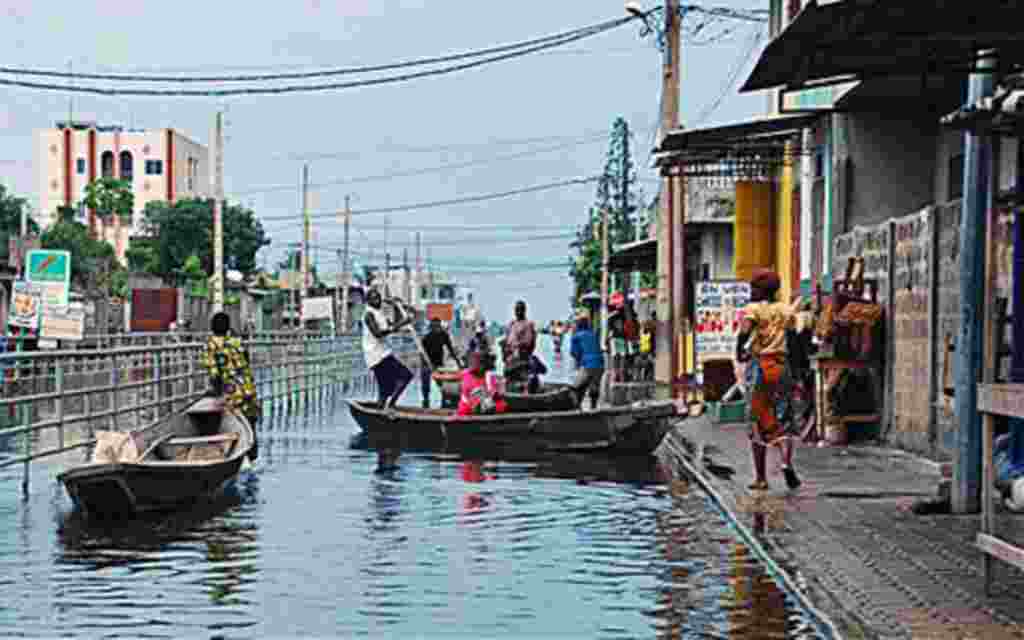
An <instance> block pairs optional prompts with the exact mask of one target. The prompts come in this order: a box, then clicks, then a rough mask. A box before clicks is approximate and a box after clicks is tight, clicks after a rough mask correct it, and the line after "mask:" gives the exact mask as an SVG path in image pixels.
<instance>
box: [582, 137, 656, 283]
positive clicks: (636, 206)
mask: <svg viewBox="0 0 1024 640" xmlns="http://www.w3.org/2000/svg"><path fill="white" fill-rule="evenodd" d="M642 201H643V194H642V192H641V190H640V189H639V188H638V187H637V176H636V164H635V162H634V161H633V155H632V149H631V134H630V132H629V123H628V122H626V120H625V119H624V118H621V117H620V118H616V119H615V121H614V122H613V123H612V130H611V134H610V136H609V145H608V153H607V156H606V159H605V166H604V172H603V173H602V175H601V177H600V179H599V180H598V184H597V193H596V196H595V201H594V205H593V207H591V208H590V210H589V212H588V216H587V222H586V223H584V224H583V225H582V226H581V227H580V228H579V229H578V230H577V232H576V239H575V240H574V241H573V242H572V244H570V248H571V249H572V250H573V252H574V253H575V255H574V256H572V257H571V258H570V261H569V276H570V277H571V278H572V279H573V282H574V283H575V288H576V296H577V297H579V296H580V295H582V294H584V293H587V292H588V291H596V290H598V289H599V288H600V286H601V260H602V257H603V247H602V229H601V221H602V211H604V210H607V211H608V227H609V237H608V244H609V249H610V250H612V251H614V250H615V247H616V246H618V245H622V244H626V243H629V242H633V241H634V240H636V235H637V228H638V225H639V224H642V223H643V219H642V216H641V215H640V203H641V202H642ZM650 279H651V277H648V278H646V280H648V281H649V280H650ZM644 280H645V278H643V277H642V278H641V284H642V285H643V281H644ZM619 286H621V285H619ZM612 288H613V289H614V288H617V285H616V283H615V282H614V281H613V282H612Z"/></svg>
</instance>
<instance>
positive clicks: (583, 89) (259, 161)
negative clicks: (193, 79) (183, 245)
mask: <svg viewBox="0 0 1024 640" xmlns="http://www.w3.org/2000/svg"><path fill="white" fill-rule="evenodd" d="M645 4H650V3H645ZM709 4H710V5H713V6H722V5H728V6H733V7H745V8H766V7H767V2H763V1H758V0H720V1H717V2H712V3H709ZM651 6H653V4H652V5H651ZM0 7H2V8H3V12H4V13H3V17H4V19H5V30H4V32H5V37H4V38H3V39H0V52H2V57H3V60H4V64H5V65H9V66H26V67H37V68H51V69H59V70H66V69H67V64H68V62H69V61H72V62H73V65H74V67H73V68H74V70H75V71H80V72H81V71H96V70H103V71H143V70H145V71H167V72H183V73H184V72H190V71H194V72H200V71H238V72H251V71H261V70H263V71H295V70H301V69H306V68H309V69H315V68H323V67H337V66H351V65H357V64H378V63H386V62H393V61H399V60H408V59H413V58H419V57H425V56H432V55H439V54H445V53H452V52H458V51H465V50H469V49H474V48H481V47H488V46H494V45H498V44H506V43H512V42H517V41H521V40H526V39H531V38H535V37H538V36H544V35H549V34H553V33H557V32H560V31H563V30H566V29H571V28H575V27H582V26H587V25H591V24H594V23H597V22H602V21H605V20H608V19H612V18H616V17H618V16H620V15H623V13H624V12H623V1H622V0H557V1H554V2H553V1H552V0H519V1H517V2H497V1H494V0H487V1H484V2H465V1H462V0H372V1H371V0H338V1H334V2H330V1H328V0H322V1H316V0H305V1H300V0H289V1H288V2H267V3H252V2H240V1H235V0H222V1H219V2H209V1H206V2H198V1H192V0H178V1H176V2H166V1H162V2H153V1H149V0H135V1H133V2H116V1H108V2H84V1H83V2H70V1H63V0H61V1H54V2H29V1H28V0H23V1H12V0H0ZM691 24H692V23H691ZM730 27H731V28H732V29H733V30H734V31H733V32H732V33H728V34H725V35H724V37H723V38H719V37H718V36H719V35H720V34H723V31H724V30H725V29H727V28H730ZM763 29H764V26H763V25H762V26H758V25H750V24H747V23H735V24H732V25H730V24H727V23H724V24H712V25H709V26H708V27H707V29H705V30H704V32H702V33H701V34H700V35H699V36H698V37H699V38H701V39H702V40H703V41H702V42H700V43H697V42H692V43H684V48H683V54H682V58H683V82H682V100H681V104H682V118H683V122H684V124H686V125H687V126H697V125H708V124H716V123H723V122H732V121H736V120H741V119H744V118H747V117H749V116H751V115H754V114H760V113H762V112H763V111H764V109H765V106H766V101H765V98H764V97H763V96H760V95H756V94H755V95H746V96H739V95H737V94H736V91H735V89H736V87H737V86H738V85H739V84H740V83H741V82H742V80H743V79H744V78H745V77H746V74H747V73H748V72H749V70H750V68H751V66H752V64H753V61H754V59H755V57H756V54H757V53H758V51H759V49H760V47H761V46H763V44H764V40H765V38H764V37H763V36H762V37H761V39H760V41H757V42H755V40H754V39H753V38H752V35H753V34H754V32H755V31H757V30H763ZM707 40H711V41H715V42H713V43H711V44H708V43H707V42H706V41H707ZM732 77H735V82H733V83H732V85H731V86H729V80H730V79H731V78H732ZM2 91H4V92H5V93H6V95H5V97H4V98H5V99H4V100H2V101H0V131H2V134H0V147H2V149H3V150H2V152H0V172H2V173H0V175H2V179H3V182H4V183H5V184H6V185H7V186H8V187H10V188H13V189H14V190H15V191H16V192H18V193H20V194H22V195H26V196H29V197H30V198H32V197H34V193H33V189H34V187H35V184H36V182H35V180H34V179H33V175H34V174H33V166H32V132H33V131H34V130H36V129H40V128H45V127H48V126H52V123H53V122H54V121H56V120H59V119H65V118H66V117H67V114H68V109H69V102H68V95H67V94H63V93H44V92H35V91H28V90H22V89H15V90H11V89H2ZM659 91H660V54H659V53H658V51H657V49H656V48H655V46H654V44H653V42H652V40H651V39H650V38H648V39H641V38H640V35H639V25H637V24H633V25H629V26H627V27H624V28H621V29H618V30H616V31H613V32H611V33H606V34H601V35H598V36H596V37H593V38H590V39H587V40H583V41H581V42H577V43H573V44H569V45H566V46H565V47H564V48H562V49H556V50H554V51H553V52H545V53H541V54H535V55H532V56H527V57H524V58H518V59H514V60H510V61H504V62H500V63H497V64H493V65H489V66H485V67H482V68H477V69H473V70H469V71H464V72H458V73H455V74H452V75H447V76H442V77H435V78H426V79H420V80H414V81H411V82H405V83H401V84H395V85H390V86H380V87H369V88H360V89H355V90H346V91H339V92H328V93H311V94H291V95H284V96H256V97H244V98H229V99H224V100H216V99H208V98H172V99H166V98H99V97H90V96H81V95H78V96H76V97H75V98H74V105H73V108H74V114H75V117H76V118H78V119H95V120H98V121H100V122H102V123H120V124H124V125H126V126H128V125H130V126H135V127H154V128H156V127H166V126H171V127H174V128H175V129H179V130H181V131H182V132H183V133H185V134H186V135H189V136H190V137H192V138H194V139H197V140H199V141H201V142H204V143H205V142H208V141H209V138H210V132H211V128H212V123H213V114H214V112H215V111H216V109H217V108H218V107H226V108H227V121H228V127H227V135H228V141H227V146H226V151H225V189H226V193H227V195H228V197H229V198H230V199H232V200H238V201H241V202H242V203H244V204H248V205H251V206H252V207H253V208H254V209H255V211H256V212H257V215H259V216H261V217H263V216H265V217H268V218H270V217H277V218H280V217H282V216H295V218H294V220H286V221H280V220H275V221H269V220H268V221H267V222H266V223H265V226H266V228H267V230H268V232H269V233H270V236H271V237H272V239H273V241H274V244H273V245H272V246H271V247H270V248H269V249H267V250H264V251H263V252H262V253H261V261H263V262H265V264H266V265H267V266H268V267H273V266H274V265H275V264H276V263H277V262H278V261H279V260H280V259H281V257H282V255H283V254H284V252H285V251H286V250H287V245H288V243H290V242H295V241H298V240H299V239H300V238H301V219H300V218H299V217H298V212H299V205H300V197H299V192H298V184H299V179H300V174H301V166H302V163H303V161H304V160H308V161H309V162H310V167H311V169H310V171H311V180H312V182H313V183H314V184H318V183H325V182H332V181H333V182H340V181H344V180H351V179H359V178H367V177H370V178H376V177H379V176H386V175H388V174H394V173H403V172H404V173H409V172H414V171H416V170H418V169H429V168H432V167H437V166H439V165H449V164H460V163H469V162H473V163H475V164H473V165H472V166H468V167H462V168H452V169H448V170H445V171H429V172H428V171H423V172H419V174H418V175H413V176H409V175H406V176H402V177H395V178H391V179H367V180H355V181H354V182H352V183H349V184H335V185H330V186H323V187H320V188H317V189H316V190H315V191H314V194H313V198H312V200H313V207H314V209H315V210H319V211H322V210H333V209H336V208H340V207H341V206H342V204H343V202H344V197H345V195H346V194H347V193H351V194H352V198H353V200H352V206H353V209H355V210H359V209H363V208H378V207H389V206H397V205H403V204H407V203H418V202H427V201H433V200H447V199H453V198H463V197H467V196H474V195H479V194H487V193H493V192H499V191H509V190H514V189H519V188H523V187H529V186H533V185H538V184H544V183H549V182H555V181H561V180H566V179H572V178H579V177H585V176H592V175H595V174H597V173H599V172H600V171H601V169H602V166H603V164H604V157H605V152H606V149H607V141H606V140H603V139H600V140H597V138H599V137H600V134H601V133H602V132H606V131H608V129H609V127H610V125H611V122H612V121H613V120H614V119H615V117H617V116H620V115H621V116H623V117H625V118H626V119H627V120H628V121H629V124H630V127H631V128H632V129H633V131H634V137H633V143H634V148H635V149H636V150H637V154H636V156H635V159H636V160H637V162H638V163H639V164H640V165H641V171H640V176H641V179H642V180H643V181H642V182H641V183H640V184H641V187H642V188H643V190H644V192H645V193H646V194H647V196H648V197H650V196H651V195H653V194H654V193H655V191H656V188H657V185H656V183H655V181H654V180H653V179H654V177H655V174H654V172H652V171H650V170H649V169H646V168H645V167H646V166H647V164H648V160H649V157H648V155H649V154H648V152H649V149H650V147H651V146H652V142H653V128H652V127H653V126H654V124H655V123H656V121H657V118H658V101H659ZM723 93H724V99H720V97H722V96H723ZM716 103H719V104H718V106H717V108H715V109H713V110H710V113H708V112H709V106H713V105H715V104H716ZM702 115H703V116H704V117H703V119H701V118H700V116H702ZM588 136H589V140H590V142H588V143H585V144H577V145H570V144H568V143H571V142H573V141H574V140H578V139H580V138H585V137H588ZM524 139H529V140H533V142H531V143H530V144H522V143H521V141H522V140H524ZM536 139H540V140H536ZM516 141H519V142H520V143H518V144H513V142H516ZM439 147H446V148H439ZM551 147H559V148H558V149H557V150H555V151H548V152H545V153H537V154H532V155H525V154H524V152H527V151H531V150H538V149H550V148H551ZM317 154H321V155H323V154H332V155H333V157H328V158H324V157H320V158H317V157H316V155H317ZM508 155H517V156H519V157H516V158H513V159H501V157H502V156H508ZM277 186H281V187H284V188H283V189H282V190H276V191H266V190H265V188H269V187H277ZM594 191H595V187H594V185H592V184H588V185H583V186H574V187H568V188H564V189H559V190H553V191H545V192H540V193H533V194H528V195H523V196H519V197H514V198H509V199H505V200H497V201H490V202H483V203H476V204H470V205H460V206H451V207H445V208H433V209H423V210H419V211H412V212H403V213H396V214H390V215H383V214H373V215H365V216H358V217H356V218H354V225H353V228H354V231H353V234H352V247H353V251H354V252H355V255H356V260H357V261H361V262H366V261H367V259H368V257H369V256H368V255H367V254H368V253H369V252H370V251H371V250H372V251H375V252H376V255H377V256H381V255H382V254H383V252H384V250H385V242H386V243H387V249H388V250H389V251H390V253H391V254H392V256H393V259H395V260H400V259H401V253H402V250H403V249H409V253H410V258H411V256H412V255H413V254H414V244H413V241H414V232H415V229H417V228H419V229H421V230H422V233H423V245H424V247H429V248H430V257H431V259H432V261H433V263H434V264H435V265H437V266H438V268H439V269H440V270H445V271H449V272H452V273H456V274H459V272H466V271H472V270H479V269H481V268H484V269H486V268H492V267H500V268H503V269H504V271H505V272H504V273H502V274H500V275H487V276H484V275H471V274H468V273H466V274H464V275H461V278H462V279H463V280H466V281H467V282H468V283H469V284H472V285H474V286H475V287H476V289H477V297H478V300H479V302H480V303H481V304H482V306H483V309H484V313H485V314H486V315H487V317H488V318H489V319H495V320H505V319H507V318H508V317H509V316H510V314H511V306H512V303H513V302H514V300H515V299H516V298H520V297H521V298H525V299H526V300H527V301H528V302H529V303H530V306H531V316H533V317H534V318H536V319H538V320H541V321H544V320H548V319H551V318H554V317H563V316H564V315H565V313H566V312H567V311H568V296H569V295H570V288H571V287H570V282H569V278H568V276H567V268H565V269H563V268H559V269H556V270H552V269H546V270H530V271H527V270H522V271H519V272H512V270H511V268H508V269H506V268H505V267H504V266H503V265H504V264H505V263H516V264H518V265H525V264H532V265H544V264H550V263H552V262H557V261H564V260H565V259H566V257H567V255H568V247H567V244H568V239H567V238H565V237H560V236H561V235H562V234H569V233H571V232H572V231H573V229H574V228H575V227H576V225H578V224H580V223H581V222H582V221H583V220H584V219H585V215H586V211H587V208H588V207H589V206H590V205H591V203H592V202H593V200H594ZM387 224H389V225H390V230H388V231H385V230H384V226H385V225H387ZM460 225H515V226H516V227H518V228H517V229H511V228H504V229H500V230H499V229H490V230H487V231H479V230H476V231H469V230H465V229H463V230H459V229H458V227H459V226H460ZM431 227H433V228H431ZM228 232H230V230H228ZM552 236H555V237H552ZM341 239H342V227H341V225H340V224H338V223H337V222H336V221H334V220H332V219H318V220H316V221H315V224H314V241H315V243H316V244H318V245H321V246H323V247H326V248H325V249H322V250H320V251H319V255H315V256H314V257H315V258H316V259H318V260H319V262H320V265H321V266H320V268H321V270H322V271H329V272H334V271H335V270H336V266H337V265H336V260H335V258H334V255H332V254H333V253H334V251H333V248H334V247H340V246H341ZM424 253H426V252H424Z"/></svg>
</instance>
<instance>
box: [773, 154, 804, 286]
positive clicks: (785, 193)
mask: <svg viewBox="0 0 1024 640" xmlns="http://www.w3.org/2000/svg"><path fill="white" fill-rule="evenodd" d="M780 174H781V175H780V176H779V188H778V189H777V190H776V201H775V214H776V215H775V271H776V273H778V274H779V277H780V279H781V280H782V286H781V287H780V289H779V298H778V299H779V300H783V301H786V302H789V299H790V295H791V294H792V292H793V287H794V283H793V281H792V280H793V216H794V214H796V213H797V212H794V211H793V186H794V185H793V178H794V176H793V165H792V163H790V162H787V163H786V165H785V166H784V167H783V169H782V171H781V172H780ZM795 285H796V286H799V283H795Z"/></svg>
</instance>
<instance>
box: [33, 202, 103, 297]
mask: <svg viewBox="0 0 1024 640" xmlns="http://www.w3.org/2000/svg"><path fill="white" fill-rule="evenodd" d="M40 242H41V244H42V246H43V248H45V249H55V250H61V251H67V252H68V253H70V254H71V281H72V283H73V284H75V285H77V286H78V287H81V288H83V289H85V290H86V291H87V292H89V293H90V294H94V295H106V294H108V293H111V285H112V284H114V274H115V273H116V272H118V271H119V270H121V267H120V265H118V263H117V259H116V257H115V256H114V248H113V247H111V246H110V245H109V244H107V243H106V242H103V241H100V240H96V239H94V238H93V237H92V236H91V235H90V234H89V229H88V227H86V226H85V225H84V224H82V223H81V222H77V221H76V220H75V219H74V210H73V209H69V208H66V207H62V208H61V209H60V210H59V211H58V216H57V222H55V223H54V224H52V225H50V227H49V228H48V229H47V230H46V231H44V232H43V235H42V237H41V238H40Z"/></svg>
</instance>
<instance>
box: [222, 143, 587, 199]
mask: <svg viewBox="0 0 1024 640" xmlns="http://www.w3.org/2000/svg"><path fill="white" fill-rule="evenodd" d="M606 138H607V134H601V136H600V137H593V138H589V139H582V140H577V141H575V142H569V143H565V144H560V145H556V146H552V147H544V148H542V149H527V150H526V151H519V152H516V153H510V154H506V155H499V156H492V157H490V158H481V159H479V160H467V161H465V162H451V163H448V164H441V165H436V166H433V167H422V168H419V169H408V170H406V171H396V172H393V173H384V174H377V175H369V176H360V177H356V178H340V179H338V180H330V181H327V182H317V183H310V184H309V189H311V190H313V189H322V188H324V187H336V186H341V185H349V184H365V183H368V182H379V181H382V180H393V179H395V178H409V177H414V176H422V175H428V174H431V173H439V172H444V171H452V170H455V169H466V168H469V167H479V166H485V165H488V164H493V163H496V162H504V161H507V160H518V159H521V158H529V157H533V156H537V155H542V154H545V153H553V152H555V151H564V150H566V149H571V148H575V147H581V146H586V145H591V144H595V143H598V142H602V141H603V140H605V139H606ZM298 188H299V187H298V186H296V185H294V184H280V185H272V186H266V187H256V188H253V189H246V190H244V191H234V192H233V194H234V195H238V196H245V195H251V194H256V193H276V192H281V191H294V190H295V189H298Z"/></svg>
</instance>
